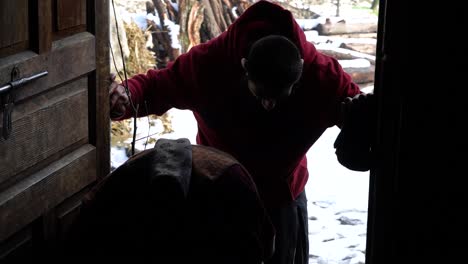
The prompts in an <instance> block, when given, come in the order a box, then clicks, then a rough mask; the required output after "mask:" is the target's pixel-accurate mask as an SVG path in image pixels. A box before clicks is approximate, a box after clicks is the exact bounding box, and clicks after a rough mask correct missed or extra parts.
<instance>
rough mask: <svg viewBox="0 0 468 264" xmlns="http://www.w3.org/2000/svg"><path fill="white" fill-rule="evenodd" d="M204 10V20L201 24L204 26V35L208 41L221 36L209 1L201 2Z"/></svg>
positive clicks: (203, 0) (202, 0)
mask: <svg viewBox="0 0 468 264" xmlns="http://www.w3.org/2000/svg"><path fill="white" fill-rule="evenodd" d="M201 2H202V3H203V6H204V9H205V19H204V21H203V24H204V26H205V29H206V30H205V32H204V33H205V35H206V36H207V38H208V39H212V38H215V37H217V36H219V35H220V34H221V29H220V28H219V24H218V23H217V21H216V18H215V13H214V12H213V8H212V6H211V4H210V0H201Z"/></svg>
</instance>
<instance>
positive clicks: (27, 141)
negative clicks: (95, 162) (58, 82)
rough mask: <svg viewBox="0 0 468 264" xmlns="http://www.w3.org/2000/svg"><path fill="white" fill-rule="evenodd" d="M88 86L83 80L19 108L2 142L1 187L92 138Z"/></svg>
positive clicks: (84, 79) (0, 116) (0, 151)
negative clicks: (35, 166)
mask: <svg viewBox="0 0 468 264" xmlns="http://www.w3.org/2000/svg"><path fill="white" fill-rule="evenodd" d="M87 85H88V80H87V78H81V79H79V80H77V81H74V82H72V83H69V84H67V85H65V86H61V87H58V88H57V89H54V90H52V91H50V92H48V93H45V94H42V95H40V96H38V97H37V98H34V100H28V101H26V102H25V103H23V104H18V105H17V106H15V108H14V110H13V114H12V119H13V124H12V126H13V130H12V134H11V137H10V138H9V139H8V140H4V139H0V160H2V163H1V164H0V184H1V183H2V182H3V181H5V180H7V179H8V178H9V177H11V176H13V175H15V174H17V173H19V172H20V171H21V170H24V169H27V168H28V167H30V166H33V165H34V164H36V163H37V162H40V161H41V160H43V159H45V158H47V157H49V156H50V155H52V154H54V153H56V152H58V151H60V150H61V149H64V148H66V147H67V146H70V145H72V144H73V143H75V142H77V141H80V140H82V139H86V138H87V137H88V133H89V132H88V110H87V109H88V91H87V89H86V88H87ZM2 117H3V116H2V114H0V120H1V118H2ZM1 126H2V125H0V127H1Z"/></svg>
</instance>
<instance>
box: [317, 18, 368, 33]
mask: <svg viewBox="0 0 468 264" xmlns="http://www.w3.org/2000/svg"><path fill="white" fill-rule="evenodd" d="M314 30H317V31H318V32H319V34H320V35H338V34H360V33H376V32H377V21H375V20H369V21H346V20H340V21H338V22H336V23H332V22H331V21H330V19H328V18H327V19H326V22H325V23H323V24H322V23H320V24H318V25H317V27H316V28H314Z"/></svg>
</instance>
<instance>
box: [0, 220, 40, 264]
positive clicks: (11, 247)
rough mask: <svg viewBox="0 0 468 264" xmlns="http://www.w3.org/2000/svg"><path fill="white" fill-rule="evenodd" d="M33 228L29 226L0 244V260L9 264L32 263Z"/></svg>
mask: <svg viewBox="0 0 468 264" xmlns="http://www.w3.org/2000/svg"><path fill="white" fill-rule="evenodd" d="M32 230H33V228H32V227H31V225H29V226H27V227H25V228H23V229H22V230H21V231H19V232H18V233H17V234H15V235H14V236H12V237H10V238H9V239H7V240H6V241H4V242H2V243H0V259H1V260H2V261H3V260H4V261H5V262H6V263H9V261H10V260H12V262H13V260H14V261H15V262H18V261H19V260H23V261H28V260H30V261H32V260H33V258H32V251H33V249H32V244H33V242H32V241H33V231H32Z"/></svg>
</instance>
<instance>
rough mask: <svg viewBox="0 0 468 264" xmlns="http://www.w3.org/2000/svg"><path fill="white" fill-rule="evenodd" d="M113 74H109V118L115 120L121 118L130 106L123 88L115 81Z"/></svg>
mask: <svg viewBox="0 0 468 264" xmlns="http://www.w3.org/2000/svg"><path fill="white" fill-rule="evenodd" d="M115 77H116V75H115V74H113V73H112V74H111V76H110V81H111V84H110V86H109V103H110V117H111V119H117V118H119V117H121V116H123V115H124V114H125V112H126V110H127V107H129V106H130V100H129V98H128V96H127V93H126V92H125V87H123V86H122V85H120V84H118V83H117V82H116V81H115Z"/></svg>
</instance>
